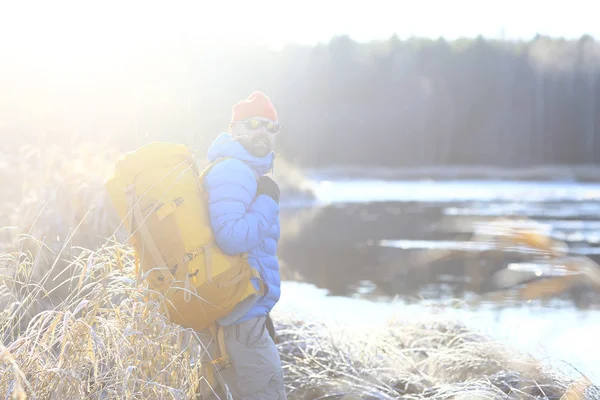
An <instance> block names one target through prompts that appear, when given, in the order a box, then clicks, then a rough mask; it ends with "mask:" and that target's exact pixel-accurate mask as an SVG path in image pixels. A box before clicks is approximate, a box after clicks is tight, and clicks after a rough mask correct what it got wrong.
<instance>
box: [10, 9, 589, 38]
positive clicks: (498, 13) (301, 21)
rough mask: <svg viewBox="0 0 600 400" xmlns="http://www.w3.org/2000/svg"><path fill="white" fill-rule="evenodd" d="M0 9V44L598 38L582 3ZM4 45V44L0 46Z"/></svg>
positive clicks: (587, 10)
mask: <svg viewBox="0 0 600 400" xmlns="http://www.w3.org/2000/svg"><path fill="white" fill-rule="evenodd" d="M4 3H6V4H2V5H0V46H1V45H7V42H10V43H9V44H8V45H9V46H25V47H27V46H31V45H36V44H40V41H41V42H46V43H48V42H53V43H54V45H57V43H60V41H61V40H67V41H71V40H73V39H77V38H79V39H80V40H81V41H82V44H83V43H84V42H85V41H86V40H91V41H92V42H95V41H99V42H104V43H105V44H107V43H114V44H115V45H118V43H119V41H121V40H124V39H125V40H126V39H127V38H128V37H132V36H133V37H138V40H139V38H143V40H155V39H163V40H169V39H180V38H185V37H187V38H203V39H204V40H206V41H207V42H212V43H216V42H217V41H227V42H229V41H236V40H241V41H250V42H255V43H265V44H268V45H271V46H275V47H279V46H281V45H282V44H284V43H286V42H296V43H304V44H314V43H316V42H318V41H324V42H326V41H328V40H329V39H330V38H331V37H332V36H334V35H341V34H348V35H350V36H351V37H352V38H353V39H355V40H359V41H366V40H370V39H380V38H383V39H385V38H389V37H390V36H391V35H392V34H393V33H397V34H398V36H399V37H401V38H404V37H408V36H411V35H414V36H428V37H438V36H445V37H447V38H455V37H459V36H476V35H478V34H482V35H483V36H486V37H490V36H495V37H498V36H501V35H503V36H504V37H508V38H525V39H529V38H531V37H533V36H534V35H535V34H536V33H537V32H539V33H542V34H548V35H551V36H565V37H569V38H572V37H575V38H577V37H580V36H581V35H582V34H584V33H588V34H591V35H592V36H595V37H596V38H599V39H600V23H598V18H597V16H598V15H599V13H598V9H600V7H598V6H596V5H595V1H593V0H588V1H583V0H569V1H560V2H559V1H555V0H546V1H543V0H518V1H517V0H501V1H500V0H489V1H484V0H479V1H478V0H453V1H450V0H448V1H445V0H439V1H432V0H411V1H401V0H396V1H393V0H388V1H383V0H366V1H365V0H302V1H297V0H294V1H284V0H252V1H249V0H230V1H225V0H223V1H212V2H207V1H202V0H197V1H188V2H183V1H168V2H167V1H164V2H160V3H159V2H152V1H145V2H141V1H140V2H134V1H111V0H108V1H100V2H95V3H94V5H91V4H92V3H91V2H87V1H77V2H76V1H60V0H57V1H51V2H41V1H40V2H27V1H7V2H4ZM2 41H5V43H2Z"/></svg>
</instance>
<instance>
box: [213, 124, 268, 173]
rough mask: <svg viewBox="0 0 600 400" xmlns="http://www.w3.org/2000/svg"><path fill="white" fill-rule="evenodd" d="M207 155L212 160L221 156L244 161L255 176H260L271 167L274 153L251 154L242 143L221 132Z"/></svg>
mask: <svg viewBox="0 0 600 400" xmlns="http://www.w3.org/2000/svg"><path fill="white" fill-rule="evenodd" d="M207 157H208V161H209V162H213V161H215V160H216V159H218V158H221V157H233V158H237V159H238V160H241V161H243V162H245V163H246V164H247V165H248V166H249V167H251V168H252V169H253V170H254V172H255V174H256V175H257V176H262V175H264V174H266V173H267V172H269V171H270V170H272V169H273V160H274V159H275V153H274V152H270V153H269V154H267V155H266V156H265V157H256V156H253V155H252V154H250V153H249V152H248V150H246V148H245V147H244V146H242V144H241V143H240V142H238V141H236V140H234V139H233V137H232V136H231V135H230V134H229V133H226V132H223V133H221V134H220V135H219V136H217V138H216V139H215V140H214V141H213V142H212V144H211V145H210V147H209V148H208V152H207Z"/></svg>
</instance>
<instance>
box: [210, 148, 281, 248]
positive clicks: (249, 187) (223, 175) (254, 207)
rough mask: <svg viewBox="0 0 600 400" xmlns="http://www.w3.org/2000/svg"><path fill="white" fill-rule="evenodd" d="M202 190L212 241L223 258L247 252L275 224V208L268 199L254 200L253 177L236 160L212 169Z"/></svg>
mask: <svg viewBox="0 0 600 400" xmlns="http://www.w3.org/2000/svg"><path fill="white" fill-rule="evenodd" d="M204 187H205V189H206V191H207V193H208V211H209V218H210V223H211V226H212V229H213V232H214V235H215V239H216V242H217V245H218V246H219V247H220V248H221V250H222V251H223V252H224V253H225V254H228V255H234V254H239V253H244V252H247V251H250V250H251V249H253V248H254V247H256V246H257V245H258V244H259V243H260V242H261V241H262V240H263V239H264V238H265V236H266V233H267V232H268V230H269V228H270V227H271V226H272V225H273V224H275V223H276V222H277V218H278V217H279V205H278V204H277V203H276V202H275V201H274V200H273V199H271V198H270V197H268V196H265V195H260V196H258V197H256V187H257V182H256V177H255V176H254V173H253V172H252V170H251V169H250V168H249V167H248V166H246V165H245V164H244V163H243V162H241V161H240V160H236V159H228V160H225V161H222V162H220V163H218V164H217V165H215V166H214V167H213V168H212V169H211V170H210V171H209V172H208V174H207V175H206V176H205V178H204ZM255 197H256V198H255Z"/></svg>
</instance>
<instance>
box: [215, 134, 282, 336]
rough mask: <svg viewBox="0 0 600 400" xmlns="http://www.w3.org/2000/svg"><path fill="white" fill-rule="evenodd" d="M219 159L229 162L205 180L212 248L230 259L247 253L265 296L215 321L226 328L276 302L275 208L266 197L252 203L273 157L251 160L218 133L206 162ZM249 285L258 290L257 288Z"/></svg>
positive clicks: (259, 312)
mask: <svg viewBox="0 0 600 400" xmlns="http://www.w3.org/2000/svg"><path fill="white" fill-rule="evenodd" d="M221 157H233V158H230V159H227V160H225V161H222V162H220V163H218V164H216V165H215V166H214V167H213V168H212V169H211V170H210V171H209V173H208V174H207V175H206V177H205V179H204V187H205V189H206V191H207V192H208V201H209V215H210V222H211V225H212V229H213V231H214V234H215V239H216V241H217V245H218V246H219V247H220V248H221V250H223V252H225V253H226V254H230V255H233V254H238V253H243V252H248V260H249V262H250V265H251V266H252V267H254V268H256V269H257V270H258V271H259V273H260V275H261V278H262V280H263V282H264V286H265V291H266V294H265V296H263V297H258V296H254V298H249V299H247V301H245V302H243V303H241V304H239V305H238V306H237V308H236V309H235V310H234V311H233V312H232V313H231V314H230V315H228V316H227V317H225V318H223V319H222V320H219V323H220V324H221V325H231V324H234V323H240V322H243V321H246V320H249V319H251V318H254V317H257V316H264V315H266V314H267V313H268V312H270V311H271V309H272V308H273V306H275V304H276V303H277V301H278V300H279V296H280V293H281V289H280V281H281V280H280V276H279V262H278V260H277V255H276V253H277V242H278V240H279V205H278V204H277V202H275V201H274V200H273V199H271V198H270V197H269V196H266V195H260V196H258V197H256V188H257V179H258V178H259V177H260V176H262V175H264V174H266V173H267V172H269V171H270V170H271V169H272V166H273V158H274V154H273V153H271V154H269V155H268V156H266V157H263V158H259V157H255V156H253V155H251V154H250V153H248V151H247V150H246V149H245V148H244V147H243V146H242V145H241V144H240V143H239V142H237V141H234V140H233V139H232V137H231V135H229V134H227V133H222V134H221V135H219V136H218V137H217V139H216V140H215V141H214V142H213V143H212V145H211V146H210V148H209V150H208V160H209V161H210V162H213V161H215V160H216V159H218V158H221ZM253 283H254V285H255V287H256V288H257V289H258V287H259V284H258V282H257V281H253Z"/></svg>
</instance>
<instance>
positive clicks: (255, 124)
mask: <svg viewBox="0 0 600 400" xmlns="http://www.w3.org/2000/svg"><path fill="white" fill-rule="evenodd" d="M235 123H236V124H244V126H245V127H246V129H248V130H250V131H254V130H256V129H258V128H260V127H261V126H264V127H266V128H267V132H269V133H273V134H276V133H279V127H280V125H279V122H273V121H264V120H262V119H253V118H250V119H247V120H244V121H239V122H235Z"/></svg>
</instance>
